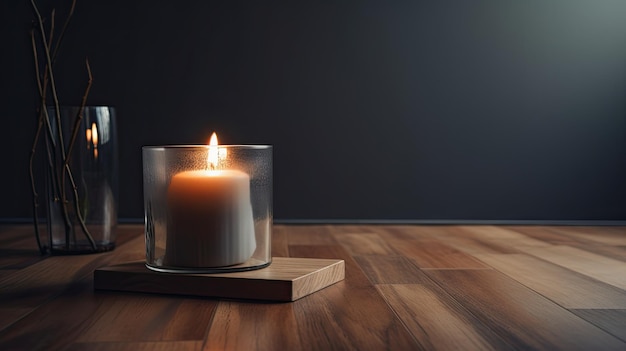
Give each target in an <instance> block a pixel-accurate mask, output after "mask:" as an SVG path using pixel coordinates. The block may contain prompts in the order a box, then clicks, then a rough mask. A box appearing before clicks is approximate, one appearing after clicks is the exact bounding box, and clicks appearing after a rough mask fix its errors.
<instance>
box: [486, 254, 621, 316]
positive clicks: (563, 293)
mask: <svg viewBox="0 0 626 351" xmlns="http://www.w3.org/2000/svg"><path fill="white" fill-rule="evenodd" d="M476 257H478V258H479V259H481V260H482V261H483V262H485V263H487V264H489V265H490V266H492V267H494V268H495V269H497V270H499V271H500V272H502V273H504V274H506V275H508V276H509V277H511V278H513V279H515V280H517V281H518V282H520V283H522V284H524V285H525V286H527V287H529V288H531V289H533V290H534V291H536V292H538V293H539V294H541V295H543V296H545V297H547V298H549V299H550V300H552V301H554V302H556V303H558V304H559V305H561V306H563V307H565V308H570V309H571V308H617V309H619V308H626V291H624V290H621V289H616V288H615V287H613V286H611V285H608V284H605V283H602V282H600V281H597V280H595V279H590V278H589V277H587V276H584V275H582V274H579V273H576V272H573V271H571V270H569V269H565V268H563V267H561V266H558V265H555V264H552V263H549V262H546V261H544V260H540V259H538V258H535V257H532V256H528V255H525V254H483V255H476ZM537 272H541V274H537Z"/></svg>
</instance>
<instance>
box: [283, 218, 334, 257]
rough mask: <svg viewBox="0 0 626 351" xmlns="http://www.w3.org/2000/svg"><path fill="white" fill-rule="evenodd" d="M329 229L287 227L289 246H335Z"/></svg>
mask: <svg viewBox="0 0 626 351" xmlns="http://www.w3.org/2000/svg"><path fill="white" fill-rule="evenodd" d="M330 228H331V226H328V225H293V226H289V245H335V244H337V241H336V240H335V238H334V236H333V235H332V234H331V229H330ZM333 230H334V229H333ZM292 257H293V256H292Z"/></svg>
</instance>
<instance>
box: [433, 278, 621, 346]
mask: <svg viewBox="0 0 626 351" xmlns="http://www.w3.org/2000/svg"><path fill="white" fill-rule="evenodd" d="M426 274H427V275H428V276H429V277H431V278H432V279H433V280H435V281H436V282H437V284H439V285H440V286H441V287H442V288H443V289H444V290H445V291H446V292H448V293H449V294H450V295H452V297H454V299H455V300H457V301H458V302H459V303H461V305H462V306H463V307H464V308H465V309H467V310H468V311H470V313H472V314H473V315H474V316H476V318H478V319H479V320H480V321H481V322H482V323H484V324H485V325H487V326H488V327H489V328H491V329H492V330H494V331H495V332H496V333H498V335H500V336H501V337H502V338H503V339H504V340H505V341H506V342H507V343H509V344H511V345H512V346H513V347H515V348H518V349H526V350H528V349H534V350H624V348H625V347H626V344H625V343H624V342H622V341H620V340H619V339H617V338H615V337H614V336H612V335H610V334H608V333H606V332H604V331H602V330H600V329H599V328H597V327H596V326H594V325H592V324H590V323H588V322H585V321H583V320H582V319H580V318H578V317H577V316H575V315H573V314H572V313H570V312H569V311H567V310H565V309H563V308H562V307H560V306H558V305H556V304H555V303H553V302H551V301H550V300H548V299H546V298H544V297H542V296H541V295H538V294H536V293H535V292H533V291H532V290H530V289H528V288H526V287H524V286H523V285H521V284H520V283H518V282H516V281H514V280H513V279H511V278H508V277H506V276H505V275H503V274H502V273H499V272H497V271H494V270H429V271H427V272H426Z"/></svg>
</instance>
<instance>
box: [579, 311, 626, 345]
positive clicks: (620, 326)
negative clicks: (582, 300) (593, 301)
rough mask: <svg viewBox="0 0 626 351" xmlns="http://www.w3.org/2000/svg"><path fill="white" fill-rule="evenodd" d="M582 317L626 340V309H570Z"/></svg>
mask: <svg viewBox="0 0 626 351" xmlns="http://www.w3.org/2000/svg"><path fill="white" fill-rule="evenodd" d="M572 312H573V313H574V314H576V315H577V316H579V317H581V318H582V319H584V320H586V321H588V322H590V323H592V324H594V325H596V326H598V327H599V328H600V329H602V330H604V331H606V332H607V333H609V334H612V335H614V336H615V337H618V338H620V339H621V340H622V341H624V342H626V309H624V310H616V309H593V310H576V309H575V310H572Z"/></svg>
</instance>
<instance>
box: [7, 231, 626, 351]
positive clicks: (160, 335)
mask: <svg viewBox="0 0 626 351" xmlns="http://www.w3.org/2000/svg"><path fill="white" fill-rule="evenodd" d="M32 235H33V234H32V228H31V227H30V226H23V225H11V226H2V225H0V350H85V349H89V350H283V349H284V350H451V349H462V350H467V349H480V350H508V349H518V350H549V351H552V350H626V335H625V334H624V330H626V312H625V311H626V309H625V308H624V304H625V297H624V296H625V294H626V289H624V286H623V282H624V280H625V279H626V270H625V269H624V264H626V260H625V259H624V258H626V246H625V245H623V241H624V235H626V228H625V227H562V226H558V227H550V226H492V225H489V226H462V225H454V226H444V225H432V226H419V225H359V224H355V225H315V226H307V225H295V226H292V225H279V226H274V237H273V241H272V247H273V251H274V252H273V256H274V257H277V256H278V257H301V258H315V259H329V260H343V262H344V268H345V271H344V272H345V279H344V280H342V281H339V282H337V283H336V284H333V285H330V286H328V287H327V288H324V289H322V290H319V291H317V292H315V293H313V294H311V295H308V296H305V297H303V298H300V299H298V300H296V301H294V302H289V303H282V302H281V303H273V302H256V301H246V300H237V299H216V298H201V297H192V296H178V295H177V296H174V295H156V294H143V293H126V292H113V291H94V289H93V287H94V279H93V271H94V270H96V269H98V268H102V267H106V266H111V265H117V264H122V263H127V262H131V261H137V260H140V261H143V259H144V251H145V245H144V242H143V240H144V239H143V226H142V225H122V226H120V236H119V240H118V241H117V243H118V247H117V248H116V249H115V250H114V251H113V252H108V253H103V254H95V255H84V256H56V257H41V256H39V255H38V253H37V252H36V245H35V244H34V239H33V236H32Z"/></svg>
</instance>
